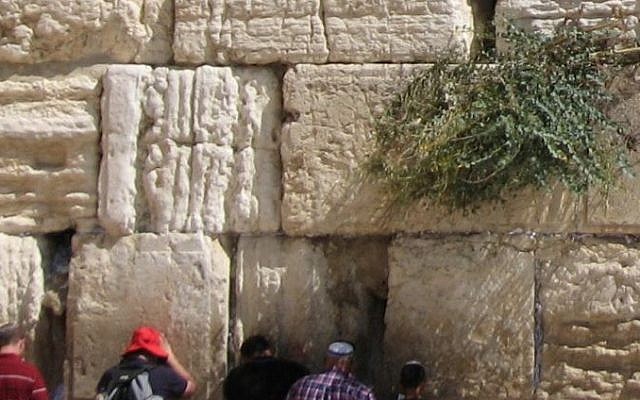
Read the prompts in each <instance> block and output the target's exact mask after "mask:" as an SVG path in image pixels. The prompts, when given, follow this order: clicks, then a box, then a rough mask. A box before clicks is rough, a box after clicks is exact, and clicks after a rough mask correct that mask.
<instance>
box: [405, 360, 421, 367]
mask: <svg viewBox="0 0 640 400" xmlns="http://www.w3.org/2000/svg"><path fill="white" fill-rule="evenodd" d="M404 365H420V366H422V363H421V362H420V361H418V360H411V361H407V362H406V363H404Z"/></svg>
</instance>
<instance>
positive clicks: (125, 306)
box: [67, 234, 230, 399]
mask: <svg viewBox="0 0 640 400" xmlns="http://www.w3.org/2000/svg"><path fill="white" fill-rule="evenodd" d="M229 268H230V267H229V257H228V256H227V254H226V253H225V252H224V250H223V249H222V247H221V246H220V244H219V243H218V241H216V240H212V239H211V238H209V237H207V236H203V235H202V234H168V235H154V234H136V235H132V236H127V237H124V238H120V239H110V238H108V237H103V236H83V237H80V238H78V239H77V243H75V251H74V256H73V259H72V261H71V266H70V277H69V299H68V305H69V311H68V316H67V326H68V335H69V351H68V358H69V361H70V367H71V371H70V380H71V396H72V397H73V398H76V399H90V398H91V399H92V398H93V397H94V395H95V392H94V391H95V385H96V382H97V381H98V379H99V378H100V376H101V374H102V372H104V370H105V369H106V368H108V367H109V366H111V365H113V364H115V363H117V362H118V359H119V356H120V354H121V352H122V351H123V349H124V348H125V346H126V344H127V342H128V340H129V338H130V335H131V332H132V330H133V329H134V328H135V327H136V326H138V325H140V324H150V325H152V326H156V327H157V328H159V329H160V330H162V331H163V332H165V334H166V336H167V338H168V340H169V342H170V343H171V345H172V348H173V350H174V352H175V353H176V355H177V356H178V358H179V359H180V361H181V362H182V363H183V365H185V367H186V368H187V369H188V370H189V371H190V372H191V373H192V374H193V376H194V378H195V379H196V381H197V383H198V386H199V388H200V389H199V391H198V394H197V396H196V398H197V399H209V398H212V396H219V389H220V384H221V381H222V379H224V376H225V373H226V351H227V346H226V345H227V330H228V312H229V311H228V307H229V300H228V295H229ZM215 398H219V397H215Z"/></svg>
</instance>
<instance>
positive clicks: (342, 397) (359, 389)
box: [287, 368, 376, 400]
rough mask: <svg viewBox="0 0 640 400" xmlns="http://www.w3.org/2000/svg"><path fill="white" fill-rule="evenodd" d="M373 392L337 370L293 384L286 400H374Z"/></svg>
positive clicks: (308, 377)
mask: <svg viewBox="0 0 640 400" xmlns="http://www.w3.org/2000/svg"><path fill="white" fill-rule="evenodd" d="M375 399H376V398H375V396H374V395H373V391H372V390H371V389H370V388H368V387H367V386H365V385H363V384H362V383H360V382H358V381H357V380H356V379H355V378H354V377H353V375H351V374H345V373H344V372H342V371H340V370H339V369H337V368H333V369H331V370H330V371H327V372H324V373H322V374H316V375H308V376H305V377H304V378H302V379H300V380H298V381H297V382H296V383H294V384H293V386H292V387H291V390H289V394H288V395H287V400H375Z"/></svg>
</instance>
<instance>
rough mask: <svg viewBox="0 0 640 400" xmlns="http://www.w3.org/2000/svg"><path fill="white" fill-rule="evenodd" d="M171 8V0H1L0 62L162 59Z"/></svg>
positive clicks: (169, 32) (165, 56) (167, 53)
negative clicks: (0, 35)
mask: <svg viewBox="0 0 640 400" xmlns="http://www.w3.org/2000/svg"><path fill="white" fill-rule="evenodd" d="M172 7H173V3H172V1H171V0H127V1H113V0H83V1H74V0H11V1H3V2H2V3H0V26H2V42H1V43H0V62H2V63H15V64H18V63H20V64H34V63H41V62H47V61H61V62H68V61H72V60H73V61H81V60H84V59H91V60H92V61H95V60H96V59H98V60H100V61H110V62H139V63H144V62H146V63H166V62H167V61H169V60H170V59H171V36H172V30H173V29H172V28H173V15H172V14H173V10H172Z"/></svg>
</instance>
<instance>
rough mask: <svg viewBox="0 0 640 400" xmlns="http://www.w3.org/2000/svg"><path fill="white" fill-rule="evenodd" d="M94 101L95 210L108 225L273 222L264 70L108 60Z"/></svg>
mask: <svg viewBox="0 0 640 400" xmlns="http://www.w3.org/2000/svg"><path fill="white" fill-rule="evenodd" d="M112 81H113V85H112V84H111V83H110V82H112ZM102 105H103V110H102V111H103V139H102V143H103V153H104V154H105V156H104V157H103V162H102V169H101V180H100V184H101V186H100V188H101V191H100V193H101V202H100V209H101V212H100V217H101V223H102V225H103V226H104V227H105V228H106V229H107V230H108V231H109V232H110V233H111V234H113V235H126V234H131V233H132V232H134V231H151V232H157V233H165V232H198V231H205V232H211V233H221V232H229V231H231V232H273V231H277V230H278V229H279V227H280V186H281V185H280V158H279V154H278V143H279V129H280V89H279V83H278V79H277V77H276V76H275V74H274V73H273V72H272V71H271V70H268V69H260V68H226V67H221V68H216V67H209V66H205V67H200V68H197V69H196V70H174V69H168V68H157V69H155V70H151V69H149V68H147V67H137V66H114V67H111V68H110V69H109V71H108V72H107V75H106V77H105V93H104V96H103V102H102ZM103 177H104V179H103ZM103 208H104V212H103V211H102V210H103Z"/></svg>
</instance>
